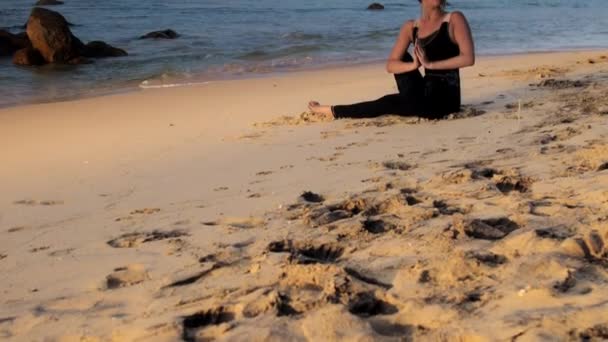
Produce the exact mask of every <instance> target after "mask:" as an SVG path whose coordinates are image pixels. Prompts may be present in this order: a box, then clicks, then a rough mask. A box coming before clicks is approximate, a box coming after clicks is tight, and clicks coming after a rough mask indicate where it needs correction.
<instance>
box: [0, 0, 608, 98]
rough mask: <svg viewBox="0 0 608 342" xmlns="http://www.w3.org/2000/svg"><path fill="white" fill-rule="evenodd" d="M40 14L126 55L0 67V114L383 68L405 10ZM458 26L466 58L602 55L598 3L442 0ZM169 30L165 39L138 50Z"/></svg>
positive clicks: (0, 2) (246, 7) (240, 4)
mask: <svg viewBox="0 0 608 342" xmlns="http://www.w3.org/2000/svg"><path fill="white" fill-rule="evenodd" d="M64 1H65V5H61V6H53V7H50V8H51V9H53V10H56V11H59V12H60V13H62V14H63V15H64V16H65V17H66V18H67V19H68V21H70V22H72V23H74V24H75V26H74V27H72V28H71V29H72V32H73V33H74V34H75V35H76V36H78V37H79V38H80V39H81V40H83V41H85V42H88V41H91V40H103V41H106V42H108V43H110V44H112V45H114V46H117V47H120V48H123V49H125V50H127V51H128V52H129V56H127V57H120V58H109V59H98V60H96V61H95V63H94V64H90V65H80V66H44V67H41V68H19V67H15V66H13V65H12V63H11V60H10V58H1V59H0V106H10V105H15V104H20V103H32V102H46V101H55V100H61V99H66V98H73V97H79V96H90V95H94V94H100V93H109V92H116V91H124V90H128V89H137V88H154V87H171V86H179V85H183V84H193V83H201V82H208V81H213V80H217V79H225V78H238V77H255V76H258V75H264V74H268V73H275V72H288V71H292V70H299V69H302V68H311V67H319V66H324V65H344V64H354V63H362V62H372V61H379V60H383V59H385V58H386V56H387V55H388V53H389V51H390V49H391V47H392V44H393V43H394V40H395V38H396V36H397V33H398V31H399V28H400V26H401V25H402V23H403V22H404V21H406V20H407V19H411V18H416V17H417V16H418V15H419V5H418V1H416V0H399V1H398V0H391V1H387V2H382V3H383V4H384V5H385V6H386V9H385V10H384V11H367V10H365V8H366V7H367V5H368V4H369V3H371V2H373V1H362V0H325V1H319V0H308V1H300V0H281V1H277V0H274V1H270V0H146V1H141V0H137V1H136V0H104V1H99V0H64ZM33 2H35V0H25V1H24V0H0V28H5V29H8V30H10V31H11V32H14V33H17V32H20V31H23V30H22V29H21V25H23V24H24V23H25V22H26V21H27V17H28V14H29V12H30V10H31V8H32V6H31V5H32V4H31V3H33ZM449 10H460V11H462V12H463V13H464V14H465V15H466V16H467V18H468V20H469V23H470V24H471V27H472V31H473V36H474V38H475V44H476V51H477V53H478V54H480V55H484V54H511V53H522V52H532V51H557V50H575V49H589V48H592V49H593V48H606V47H608V0H452V1H450V6H449ZM167 28H171V29H173V30H175V31H177V32H178V33H179V34H181V37H179V38H178V39H176V40H138V39H137V38H138V37H139V36H140V35H143V34H145V33H147V32H149V31H155V30H161V29H167Z"/></svg>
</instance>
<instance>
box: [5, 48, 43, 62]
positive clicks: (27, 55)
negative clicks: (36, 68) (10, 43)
mask: <svg viewBox="0 0 608 342" xmlns="http://www.w3.org/2000/svg"><path fill="white" fill-rule="evenodd" d="M13 64H15V65H26V66H31V65H44V64H46V61H45V60H44V58H43V57H42V55H41V54H40V52H39V51H38V50H36V49H34V48H33V47H27V48H25V49H21V50H19V51H17V52H15V55H14V56H13Z"/></svg>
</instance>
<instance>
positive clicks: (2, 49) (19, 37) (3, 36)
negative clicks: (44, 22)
mask: <svg viewBox="0 0 608 342" xmlns="http://www.w3.org/2000/svg"><path fill="white" fill-rule="evenodd" d="M28 46H30V40H29V38H28V37H27V34H26V33H25V32H23V33H19V34H12V33H10V32H8V31H5V30H0V56H11V55H13V54H14V53H15V52H16V51H17V50H21V49H24V48H26V47H28Z"/></svg>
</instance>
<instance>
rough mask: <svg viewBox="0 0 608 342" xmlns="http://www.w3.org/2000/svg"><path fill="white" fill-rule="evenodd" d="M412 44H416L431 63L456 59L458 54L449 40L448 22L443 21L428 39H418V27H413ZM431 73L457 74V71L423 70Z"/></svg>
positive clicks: (456, 48) (455, 47)
mask: <svg viewBox="0 0 608 342" xmlns="http://www.w3.org/2000/svg"><path fill="white" fill-rule="evenodd" d="M413 33H414V43H416V42H418V43H419V44H420V47H422V49H423V50H424V52H425V53H426V56H427V58H428V59H429V61H431V62H435V61H440V60H444V59H448V58H452V57H456V56H458V55H459V54H460V49H459V48H458V45H457V44H455V43H454V42H453V41H452V39H451V38H450V27H449V21H444V22H443V23H441V26H440V27H439V29H438V30H437V31H435V32H433V33H431V35H429V36H428V37H424V38H419V37H418V27H417V26H416V27H414V32H413ZM428 71H431V72H432V73H435V72H438V73H446V72H447V73H450V72H454V71H456V72H458V69H448V70H425V72H428Z"/></svg>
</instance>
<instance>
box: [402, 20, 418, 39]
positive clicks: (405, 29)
mask: <svg viewBox="0 0 608 342" xmlns="http://www.w3.org/2000/svg"><path fill="white" fill-rule="evenodd" d="M415 26H416V20H414V19H410V20H407V21H405V22H404V23H403V25H401V34H404V35H407V36H408V37H410V39H411V38H412V36H413V30H414V27H415Z"/></svg>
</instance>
